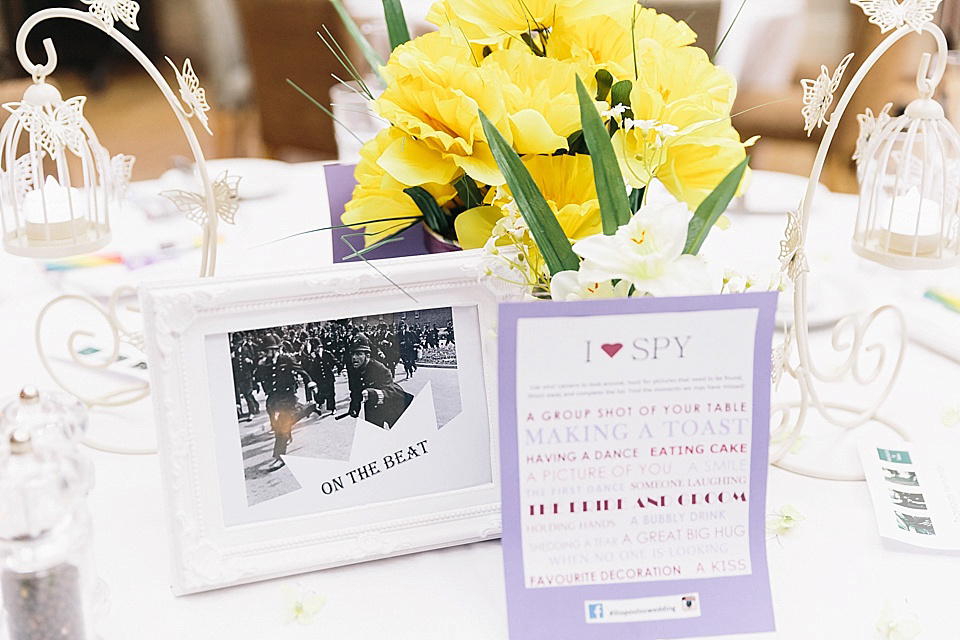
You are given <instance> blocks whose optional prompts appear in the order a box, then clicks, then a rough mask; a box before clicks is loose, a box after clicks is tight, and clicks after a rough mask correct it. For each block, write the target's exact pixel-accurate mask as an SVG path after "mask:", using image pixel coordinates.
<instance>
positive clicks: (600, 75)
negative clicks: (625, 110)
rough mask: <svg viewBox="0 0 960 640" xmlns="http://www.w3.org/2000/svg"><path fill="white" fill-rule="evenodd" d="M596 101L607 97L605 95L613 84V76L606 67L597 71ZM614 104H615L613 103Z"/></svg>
mask: <svg viewBox="0 0 960 640" xmlns="http://www.w3.org/2000/svg"><path fill="white" fill-rule="evenodd" d="M596 78H597V102H601V101H603V100H606V99H607V96H608V95H610V87H612V86H613V76H612V75H610V72H609V71H607V70H606V69H600V71H597V75H596ZM614 106H616V105H614Z"/></svg>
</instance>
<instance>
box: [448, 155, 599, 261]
mask: <svg viewBox="0 0 960 640" xmlns="http://www.w3.org/2000/svg"><path fill="white" fill-rule="evenodd" d="M523 164H524V166H525V167H526V168H527V170H528V171H529V172H530V176H531V177H532V178H533V181H534V182H535V183H536V184H537V187H539V189H540V192H541V193H542V194H543V197H544V198H545V199H546V201H547V204H549V205H550V209H551V210H552V211H553V212H554V214H555V215H556V216H557V220H558V221H559V222H560V226H561V227H562V228H563V231H564V233H565V234H566V236H567V237H568V238H570V239H571V240H574V241H576V240H580V239H582V238H587V237H589V236H592V235H596V234H598V233H602V232H603V222H602V220H601V219H600V203H599V201H598V200H597V188H596V185H595V184H594V181H593V163H592V161H591V160H590V157H589V156H584V155H576V156H569V155H562V156H528V157H526V158H524V159H523ZM512 203H513V196H512V195H511V194H510V190H509V188H508V187H506V186H503V187H500V188H499V189H497V190H496V194H495V195H494V197H493V206H486V207H477V208H476V209H471V210H470V211H465V212H464V213H462V214H460V216H458V217H457V221H456V227H457V238H458V239H459V240H460V245H461V246H462V247H463V248H464V249H476V248H480V247H482V246H483V245H484V244H485V243H486V241H487V240H488V239H489V238H490V233H491V232H492V230H493V227H494V225H495V224H496V222H497V221H498V220H499V219H500V218H501V217H503V215H504V214H503V211H504V210H505V209H506V208H507V207H508V206H511V205H512ZM534 251H536V250H535V249H534ZM538 255H539V253H538Z"/></svg>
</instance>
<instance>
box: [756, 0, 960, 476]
mask: <svg viewBox="0 0 960 640" xmlns="http://www.w3.org/2000/svg"><path fill="white" fill-rule="evenodd" d="M850 1H851V3H852V4H854V5H857V6H859V7H860V8H861V9H863V10H864V12H865V13H866V14H867V16H868V18H869V19H870V22H871V23H873V24H876V25H877V26H879V27H880V29H881V31H882V32H883V33H887V32H892V33H890V35H889V36H887V38H886V39H885V40H883V41H882V42H881V43H880V45H879V46H878V47H877V48H876V49H875V50H874V51H873V52H872V53H871V54H870V56H868V57H867V59H866V60H865V61H864V62H863V64H862V65H861V66H860V68H859V69H858V70H857V72H856V74H855V75H854V76H853V78H852V79H851V80H850V83H849V84H848V85H847V88H846V89H845V90H844V92H843V93H842V95H841V96H840V99H839V101H838V102H837V106H836V108H835V109H834V110H833V111H832V113H831V107H833V103H834V93H835V92H836V91H837V90H838V89H839V87H840V84H841V80H842V78H843V75H844V72H845V71H846V68H847V66H848V65H849V63H850V61H851V60H852V59H853V54H850V55H848V56H847V57H846V58H844V59H843V60H842V61H841V63H840V66H839V67H838V68H837V69H836V71H834V73H832V74H831V73H830V72H829V70H828V69H827V68H826V67H823V68H822V70H821V73H820V75H819V76H818V77H817V78H816V79H814V80H804V81H803V88H804V107H803V116H804V119H805V121H806V130H807V132H808V133H812V132H813V131H814V130H815V129H817V128H819V127H820V126H822V125H827V128H826V131H825V132H824V135H823V140H822V142H821V143H820V148H819V151H818V153H817V158H816V161H815V163H814V167H813V171H812V172H811V175H810V180H809V183H808V185H807V191H806V194H805V196H804V199H803V200H802V201H801V203H800V207H799V209H798V211H797V212H796V213H791V214H790V215H789V216H788V221H787V230H786V234H785V235H786V237H785V239H784V240H783V241H782V242H781V249H782V251H781V256H780V257H781V261H782V268H783V271H784V273H785V274H786V276H787V277H788V278H789V280H791V281H793V283H794V291H793V302H794V314H793V324H792V326H789V327H788V328H786V330H785V336H784V341H783V343H782V344H781V345H779V346H778V347H777V348H776V349H774V355H773V361H774V363H773V364H774V367H773V369H774V383H775V384H779V382H780V381H781V379H782V378H784V377H786V376H789V377H791V378H793V379H795V380H796V382H797V383H798V386H799V391H800V398H799V400H797V401H793V402H783V403H778V404H776V405H774V409H773V423H772V429H773V434H772V442H774V443H775V447H774V448H773V449H772V450H771V454H770V460H771V463H772V464H775V465H777V466H780V467H782V468H784V469H787V470H789V471H793V472H796V473H801V474H805V475H810V476H815V477H820V478H826V479H832V480H862V479H863V473H862V471H861V470H859V469H841V468H834V466H833V465H830V466H827V467H824V466H811V465H810V464H809V463H806V462H802V461H800V460H799V459H798V458H795V457H790V456H791V454H792V453H793V452H794V448H795V447H796V446H797V445H798V443H799V442H800V438H801V434H802V432H803V430H804V426H805V425H806V423H807V421H808V418H809V417H810V416H812V415H813V414H814V413H816V414H819V418H821V419H822V420H821V422H823V423H827V424H829V425H833V426H834V427H838V428H839V429H841V432H843V431H851V430H854V429H858V428H859V427H862V426H865V425H867V424H869V423H873V424H875V425H880V426H883V427H885V428H886V429H888V430H889V431H891V432H893V434H894V435H895V436H899V437H901V438H903V439H909V433H908V432H907V431H906V430H905V429H903V428H902V427H901V426H900V425H898V424H896V423H894V422H891V421H889V420H887V419H885V418H883V417H882V416H881V415H880V407H881V406H882V405H883V403H884V401H885V400H886V399H887V397H888V396H889V395H890V391H891V390H892V389H893V386H894V384H895V383H896V381H897V378H898V377H899V374H900V371H901V367H902V364H903V356H904V354H905V352H906V345H907V330H906V319H905V316H904V314H903V312H902V311H900V310H899V309H898V308H896V307H894V306H890V305H886V306H882V307H880V308H878V309H876V310H874V311H873V312H871V313H869V314H859V313H858V314H853V315H850V316H847V317H844V318H842V319H840V320H839V321H838V322H837V324H836V325H835V326H834V329H833V334H832V340H831V342H830V344H831V346H832V348H833V350H834V352H835V354H834V355H839V356H840V357H841V359H840V362H839V364H837V363H833V364H831V366H829V367H823V366H821V365H818V363H817V359H815V358H814V357H813V355H814V354H813V348H812V345H811V336H810V325H809V322H808V318H807V303H808V288H809V278H810V275H811V274H810V264H809V262H808V259H807V241H806V236H807V231H808V227H809V225H810V212H811V209H812V207H813V202H814V198H815V196H816V193H817V188H816V187H817V183H818V182H819V179H820V176H821V174H822V172H823V168H824V163H825V161H826V157H827V153H828V152H829V150H830V146H831V145H832V143H833V141H834V139H835V137H836V134H837V130H838V127H839V125H840V121H841V119H842V118H843V116H844V113H845V112H846V111H847V108H848V107H849V106H850V102H851V100H852V98H853V96H854V94H855V93H856V92H857V90H858V89H859V88H860V87H861V85H862V83H863V81H864V79H865V78H866V76H867V74H868V73H869V72H870V71H871V70H872V69H873V68H874V66H875V65H876V64H877V62H878V61H879V60H880V58H882V57H883V56H884V55H886V54H887V52H889V51H890V49H891V47H893V45H894V44H896V43H897V42H899V41H900V40H902V39H904V38H907V37H909V36H911V35H913V34H916V35H920V36H922V35H924V34H927V35H929V36H932V37H933V39H934V40H935V41H936V46H937V56H936V58H934V57H933V56H931V55H930V54H924V55H923V57H922V58H921V61H920V69H919V72H918V74H917V86H918V88H919V89H920V97H919V98H918V99H917V100H915V101H914V102H912V103H911V104H910V105H909V106H908V107H907V109H906V110H905V112H904V114H903V115H902V116H899V117H893V116H891V115H890V110H891V109H892V106H893V105H892V104H888V105H886V106H885V107H884V108H883V109H882V110H881V111H880V113H879V114H877V115H874V114H873V112H872V111H871V110H869V109H868V110H867V112H866V113H865V114H862V115H860V116H858V120H859V122H860V138H859V140H858V141H857V149H856V153H855V154H854V160H856V161H857V163H858V167H857V177H858V180H859V182H860V204H859V207H858V215H857V222H856V227H855V231H854V237H853V250H854V252H856V253H857V254H858V255H861V256H863V257H865V258H868V259H870V260H873V261H875V262H878V263H881V264H883V265H886V266H890V267H894V268H898V269H933V268H943V267H949V266H951V265H954V264H957V263H958V262H960V244H958V234H960V211H958V206H960V204H958V201H960V134H958V133H957V131H956V129H955V128H954V127H953V125H952V124H950V123H949V122H948V121H947V120H946V119H945V117H944V111H943V108H942V107H941V106H940V105H939V104H938V103H937V102H936V101H935V100H934V94H935V92H936V89H937V87H938V85H939V84H940V82H941V80H942V79H943V75H944V72H945V70H946V65H947V53H948V47H947V40H946V37H945V36H944V33H943V30H941V29H940V28H939V27H938V26H936V24H934V22H933V19H934V16H935V13H936V11H937V9H938V7H939V5H940V1H941V0H924V2H914V3H902V4H901V3H899V2H897V0H850ZM934 61H936V64H933V63H934ZM931 69H932V71H931ZM794 351H796V356H797V358H796V361H794V360H793V358H792V354H793V352H794ZM785 374H786V375H785ZM840 381H846V382H847V383H848V384H856V385H857V386H858V387H861V388H862V390H863V391H866V392H868V393H867V394H863V393H850V390H849V389H846V388H845V389H844V392H843V394H842V401H836V400H831V399H829V398H828V397H827V395H826V393H825V391H826V388H827V387H829V386H830V385H832V384H835V383H838V382H840ZM847 397H855V398H857V399H858V402H857V403H856V404H851V403H848V402H847V401H846V398H847ZM863 398H868V399H867V400H863Z"/></svg>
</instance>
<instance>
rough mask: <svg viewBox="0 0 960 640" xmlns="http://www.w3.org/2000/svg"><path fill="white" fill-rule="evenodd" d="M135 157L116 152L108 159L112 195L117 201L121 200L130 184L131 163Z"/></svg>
mask: <svg viewBox="0 0 960 640" xmlns="http://www.w3.org/2000/svg"><path fill="white" fill-rule="evenodd" d="M136 161H137V159H136V158H135V157H134V156H127V155H124V154H122V153H118V154H117V155H115V156H113V158H112V159H111V160H110V177H111V181H110V182H111V185H112V186H113V196H114V197H115V198H116V199H117V200H118V201H119V200H123V196H124V194H126V192H127V187H129V186H130V179H131V178H132V177H133V163H134V162H136Z"/></svg>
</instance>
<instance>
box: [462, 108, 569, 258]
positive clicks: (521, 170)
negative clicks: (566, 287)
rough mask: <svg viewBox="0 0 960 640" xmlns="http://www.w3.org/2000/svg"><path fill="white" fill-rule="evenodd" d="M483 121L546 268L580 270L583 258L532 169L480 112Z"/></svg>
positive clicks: (498, 161)
mask: <svg viewBox="0 0 960 640" xmlns="http://www.w3.org/2000/svg"><path fill="white" fill-rule="evenodd" d="M480 123H481V124H482V125H483V132H484V134H486V136H487V141H488V143H489V144H490V150H491V151H492V152H493V157H494V159H496V161H497V166H498V167H499V168H500V171H501V172H502V173H503V177H504V178H506V180H507V185H508V186H509V187H510V191H511V192H512V193H513V198H514V200H516V203H517V208H518V209H519V210H520V213H521V214H522V215H523V219H524V220H525V221H526V222H527V226H529V227H530V233H531V234H532V235H533V241H534V242H536V243H537V248H538V249H540V253H541V255H543V260H544V262H546V264H547V269H549V270H550V273H551V274H555V273H560V272H561V271H577V270H578V269H579V268H580V258H578V257H577V254H575V253H574V252H573V249H572V248H571V247H570V241H569V240H568V239H567V235H566V234H565V233H564V232H563V227H561V226H560V222H559V221H557V216H555V215H554V213H553V211H552V210H551V209H550V205H548V204H547V201H546V200H545V199H544V197H543V194H542V193H540V189H539V188H537V183H536V182H534V181H533V178H532V177H531V176H530V172H529V171H527V168H526V167H525V166H523V162H522V161H521V160H520V156H518V155H517V153H516V151H514V150H513V148H512V147H511V146H510V145H509V144H508V143H507V141H506V140H505V139H504V138H503V136H502V135H500V132H499V131H497V128H496V127H495V126H493V123H492V122H490V120H489V119H488V118H487V116H486V114H484V113H483V111H481V112H480Z"/></svg>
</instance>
